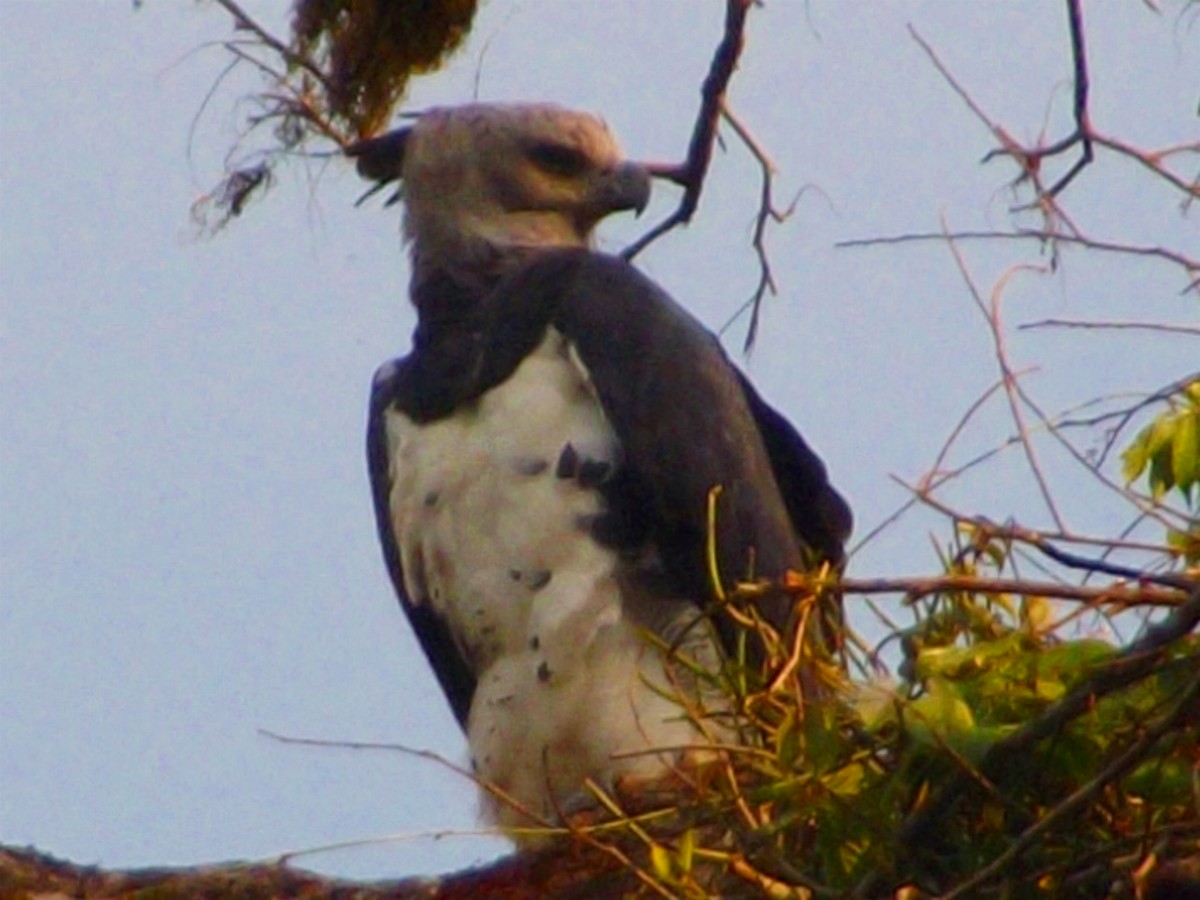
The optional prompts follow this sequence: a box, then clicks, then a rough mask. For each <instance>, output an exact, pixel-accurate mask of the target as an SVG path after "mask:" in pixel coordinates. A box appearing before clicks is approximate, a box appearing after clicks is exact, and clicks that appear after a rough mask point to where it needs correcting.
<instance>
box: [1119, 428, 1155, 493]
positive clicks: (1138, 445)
mask: <svg viewBox="0 0 1200 900" xmlns="http://www.w3.org/2000/svg"><path fill="white" fill-rule="evenodd" d="M1149 440H1150V426H1146V427H1145V428H1143V429H1142V430H1141V431H1139V432H1138V434H1137V437H1135V438H1134V439H1133V443H1131V444H1130V445H1129V446H1128V447H1126V448H1125V452H1124V453H1122V454H1121V474H1122V475H1124V476H1125V483H1126V484H1132V483H1133V481H1134V480H1135V479H1136V478H1137V477H1138V476H1139V475H1141V474H1142V471H1143V470H1144V469H1145V468H1146V463H1147V462H1149V460H1150V453H1149V450H1148V448H1147V445H1148V443H1149Z"/></svg>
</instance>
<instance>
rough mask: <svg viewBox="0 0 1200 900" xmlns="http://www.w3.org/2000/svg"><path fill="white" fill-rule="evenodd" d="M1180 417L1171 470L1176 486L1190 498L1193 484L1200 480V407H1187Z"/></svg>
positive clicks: (1176, 429)
mask: <svg viewBox="0 0 1200 900" xmlns="http://www.w3.org/2000/svg"><path fill="white" fill-rule="evenodd" d="M1178 419H1179V424H1178V425H1177V427H1176V428H1175V438H1174V440H1173V441H1172V442H1171V470H1172V472H1174V474H1175V484H1176V486H1177V487H1178V488H1179V489H1180V490H1181V491H1182V492H1183V495H1184V496H1185V497H1187V498H1188V499H1189V500H1190V499H1191V488H1192V485H1193V484H1195V483H1196V482H1197V481H1200V407H1190V408H1188V409H1185V410H1184V411H1183V412H1182V413H1180V414H1179V416H1178Z"/></svg>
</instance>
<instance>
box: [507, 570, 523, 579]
mask: <svg viewBox="0 0 1200 900" xmlns="http://www.w3.org/2000/svg"><path fill="white" fill-rule="evenodd" d="M508 577H509V578H511V579H512V580H513V581H520V580H521V570H520V569H509V570H508Z"/></svg>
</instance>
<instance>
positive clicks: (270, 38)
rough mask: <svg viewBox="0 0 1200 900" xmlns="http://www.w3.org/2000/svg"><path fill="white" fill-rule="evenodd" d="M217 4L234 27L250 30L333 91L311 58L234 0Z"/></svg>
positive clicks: (328, 89) (328, 90)
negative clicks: (276, 35)
mask: <svg viewBox="0 0 1200 900" xmlns="http://www.w3.org/2000/svg"><path fill="white" fill-rule="evenodd" d="M217 5H218V6H220V7H221V8H222V9H224V10H225V11H226V12H227V13H229V15H231V16H232V17H233V21H234V24H235V25H236V27H238V28H241V29H243V30H245V31H249V32H251V33H252V34H253V35H254V36H255V37H257V38H258V39H259V40H260V41H262V42H263V43H264V44H265V45H266V46H268V47H270V48H271V49H272V50H274V51H275V52H276V53H278V54H279V55H280V56H281V57H283V58H284V59H285V60H287V62H289V63H291V64H292V65H293V66H299V67H300V68H301V69H303V70H304V71H305V72H307V73H308V74H309V75H311V76H312V77H313V78H315V79H317V81H318V82H320V84H321V87H323V88H324V89H325V92H326V93H332V92H333V88H332V86H331V85H330V83H329V79H328V78H326V77H325V73H324V72H322V71H321V70H320V68H319V67H318V66H317V65H316V64H315V63H313V61H312V60H311V59H309V58H308V57H306V56H303V55H301V54H299V53H296V52H295V51H294V50H292V49H291V48H290V47H288V45H287V44H285V43H284V42H283V41H281V40H279V38H277V37H275V36H274V35H273V34H271V32H269V31H267V30H266V29H265V28H263V27H262V26H261V25H259V24H258V23H257V22H255V21H254V19H252V18H250V16H249V15H247V13H246V11H245V10H244V9H242V8H241V7H240V6H239V5H238V4H237V3H236V2H234V0H217Z"/></svg>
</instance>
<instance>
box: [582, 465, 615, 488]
mask: <svg viewBox="0 0 1200 900" xmlns="http://www.w3.org/2000/svg"><path fill="white" fill-rule="evenodd" d="M612 468H613V467H612V463H610V462H608V461H607V460H603V459H585V460H584V461H583V462H582V464H580V466H579V474H578V476H577V477H578V479H579V483H580V484H582V485H583V486H584V487H593V488H594V487H599V486H600V485H602V484H604V482H606V481H608V477H609V475H611V474H612Z"/></svg>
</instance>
